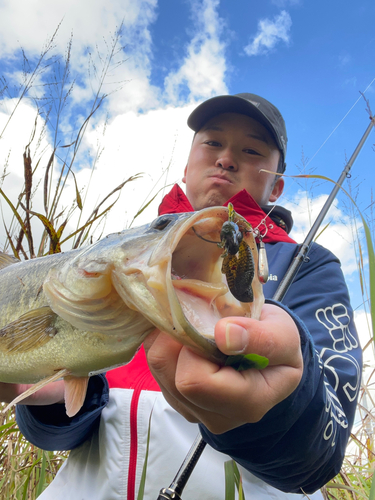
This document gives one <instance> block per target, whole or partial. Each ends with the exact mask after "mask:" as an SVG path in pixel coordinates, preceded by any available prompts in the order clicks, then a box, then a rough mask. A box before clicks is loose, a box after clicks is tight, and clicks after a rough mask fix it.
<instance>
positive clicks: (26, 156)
mask: <svg viewBox="0 0 375 500" xmlns="http://www.w3.org/2000/svg"><path fill="white" fill-rule="evenodd" d="M23 165H24V178H25V198H26V209H25V212H26V224H25V225H26V229H27V234H28V238H27V240H28V243H29V252H30V257H31V258H33V257H35V253H34V244H33V234H32V231H31V223H30V208H31V188H32V184H33V181H32V179H33V172H32V167H31V157H30V148H28V147H27V148H26V149H25V151H24V153H23Z"/></svg>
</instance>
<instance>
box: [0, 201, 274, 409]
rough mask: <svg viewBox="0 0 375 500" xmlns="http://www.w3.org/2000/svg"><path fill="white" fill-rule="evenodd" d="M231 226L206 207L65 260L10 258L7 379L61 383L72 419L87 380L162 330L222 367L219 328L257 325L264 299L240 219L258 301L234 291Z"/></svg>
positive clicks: (0, 334)
mask: <svg viewBox="0 0 375 500" xmlns="http://www.w3.org/2000/svg"><path fill="white" fill-rule="evenodd" d="M227 220H228V209H227V208H224V207H213V208H206V209H204V210H201V211H199V212H193V213H183V214H172V215H162V216H160V217H158V218H157V219H155V220H154V221H153V222H152V223H150V224H146V225H144V226H141V227H138V228H134V229H128V230H125V231H123V232H119V233H115V234H111V235H109V236H107V237H106V238H103V239H102V240H100V241H99V242H97V243H95V244H93V245H91V246H88V247H86V248H83V249H78V250H72V251H68V252H65V253H61V254H54V255H50V256H45V257H42V258H37V259H33V260H28V261H25V262H16V263H14V259H13V258H12V257H7V256H5V255H4V254H3V255H2V264H1V261H0V267H1V266H3V268H2V269H1V270H0V284H1V287H0V304H1V317H0V381H2V382H11V383H32V384H36V383H37V382H38V384H36V386H35V388H32V390H31V392H34V390H37V389H39V388H40V387H42V386H43V385H45V384H46V383H47V382H49V381H51V380H55V379H57V378H61V377H63V378H64V381H65V400H66V408H67V413H68V415H70V416H72V415H74V414H75V413H76V412H77V411H78V410H79V408H80V407H81V406H82V404H83V401H84V397H85V393H86V387H87V381H88V377H89V376H90V375H93V374H95V373H100V372H103V371H106V370H108V369H111V368H114V367H116V366H120V365H123V364H126V363H128V362H129V361H130V360H131V359H132V358H133V356H134V354H135V353H136V351H137V349H138V348H139V346H140V345H141V344H142V342H143V340H144V339H145V337H146V336H147V335H148V334H149V333H150V332H151V331H152V330H153V329H154V328H155V327H157V328H159V329H160V330H163V331H165V332H167V333H169V334H170V335H172V336H173V337H175V338H176V339H178V340H179V341H180V342H181V343H183V344H186V345H189V346H191V347H192V348H194V349H196V350H198V351H199V352H200V353H203V354H204V355H205V356H207V357H209V358H210V359H212V360H214V361H215V362H218V363H224V360H225V358H226V356H224V355H223V354H222V353H221V352H220V351H219V350H218V349H217V347H216V345H215V342H214V326H215V324H216V322H217V321H218V320H219V319H220V318H223V317H227V316H247V317H253V318H256V319H258V318H259V316H260V311H261V308H262V306H263V303H264V297H263V292H262V286H261V284H260V281H259V279H257V268H258V265H257V263H258V262H257V258H258V257H257V248H256V243H255V239H254V236H253V233H252V232H251V231H250V230H248V228H249V227H250V226H249V224H248V223H247V222H246V221H245V219H242V218H241V217H240V216H238V221H237V223H238V224H239V225H240V226H241V224H243V225H242V227H243V229H244V233H243V239H244V241H245V242H246V244H247V245H248V246H249V248H250V249H251V252H252V254H253V259H254V267H255V274H256V275H255V277H254V279H253V281H252V284H251V287H252V295H253V301H252V302H244V303H242V302H240V301H239V300H237V299H235V298H234V297H233V295H232V294H231V293H230V292H229V291H228V286H227V283H226V277H225V275H223V273H222V271H221V268H222V261H223V259H222V258H221V256H222V254H223V248H222V246H221V247H220V246H219V245H217V242H219V241H220V231H221V228H222V226H223V223H224V222H225V221H227ZM40 381H41V382H40ZM31 392H30V393H31Z"/></svg>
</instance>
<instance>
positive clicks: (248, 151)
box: [244, 149, 262, 156]
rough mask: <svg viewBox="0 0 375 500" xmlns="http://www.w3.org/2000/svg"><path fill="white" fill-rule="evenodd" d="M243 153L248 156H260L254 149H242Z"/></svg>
mask: <svg viewBox="0 0 375 500" xmlns="http://www.w3.org/2000/svg"><path fill="white" fill-rule="evenodd" d="M244 152H245V153H247V154H249V155H257V156H262V155H261V154H260V153H258V151H255V150H254V149H244Z"/></svg>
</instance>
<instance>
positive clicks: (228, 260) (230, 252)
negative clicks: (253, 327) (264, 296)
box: [218, 203, 255, 302]
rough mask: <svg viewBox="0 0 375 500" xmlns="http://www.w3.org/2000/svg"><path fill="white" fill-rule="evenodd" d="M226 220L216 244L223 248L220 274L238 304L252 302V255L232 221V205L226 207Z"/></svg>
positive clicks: (233, 215)
mask: <svg viewBox="0 0 375 500" xmlns="http://www.w3.org/2000/svg"><path fill="white" fill-rule="evenodd" d="M228 210H229V213H228V220H227V221H226V222H224V224H223V226H222V228H221V232H220V240H221V242H220V243H219V244H218V246H219V247H220V248H224V249H225V252H224V253H223V255H222V257H223V264H222V267H221V272H222V273H223V274H225V276H226V278H227V282H228V287H229V290H230V291H231V293H232V295H233V296H234V297H235V298H236V299H237V300H239V301H240V302H253V300H254V294H253V289H252V287H251V284H252V282H253V279H254V275H255V266H254V259H253V254H252V253H251V249H250V247H249V245H248V244H247V243H246V241H245V240H244V239H243V233H242V232H241V230H240V228H239V226H238V224H236V222H235V221H234V218H235V215H236V212H235V211H234V209H233V205H232V204H231V203H229V205H228Z"/></svg>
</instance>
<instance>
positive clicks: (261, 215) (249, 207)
mask: <svg viewBox="0 0 375 500" xmlns="http://www.w3.org/2000/svg"><path fill="white" fill-rule="evenodd" d="M228 203H232V205H233V207H234V209H235V211H236V212H237V213H239V214H240V215H242V217H244V218H245V219H246V220H247V221H248V222H250V224H251V225H252V226H253V227H258V226H259V230H260V231H261V233H262V234H264V233H265V232H266V228H267V233H266V234H265V236H264V238H263V241H264V242H265V243H276V242H278V241H283V242H287V243H295V241H294V240H293V239H292V238H290V237H289V236H288V234H287V233H286V232H285V230H284V229H282V228H281V227H279V226H278V225H277V224H276V223H275V221H273V220H272V219H271V217H270V216H268V215H267V214H266V213H265V212H264V211H263V210H262V209H261V207H260V206H259V205H258V203H257V202H256V201H255V200H254V199H253V198H252V197H251V196H250V194H249V193H248V192H247V191H246V189H243V190H242V191H240V192H239V193H237V194H235V195H234V196H232V198H230V199H229V200H228V201H227V202H226V203H224V206H228ZM182 212H194V209H193V207H192V206H191V204H190V202H189V200H188V199H187V197H186V195H185V193H184V192H183V191H182V189H181V188H180V186H179V185H178V184H175V185H174V186H173V188H172V189H171V191H170V192H169V193H168V194H167V195H166V196H164V198H163V200H162V202H161V204H160V205H159V215H163V214H176V213H182Z"/></svg>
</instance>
